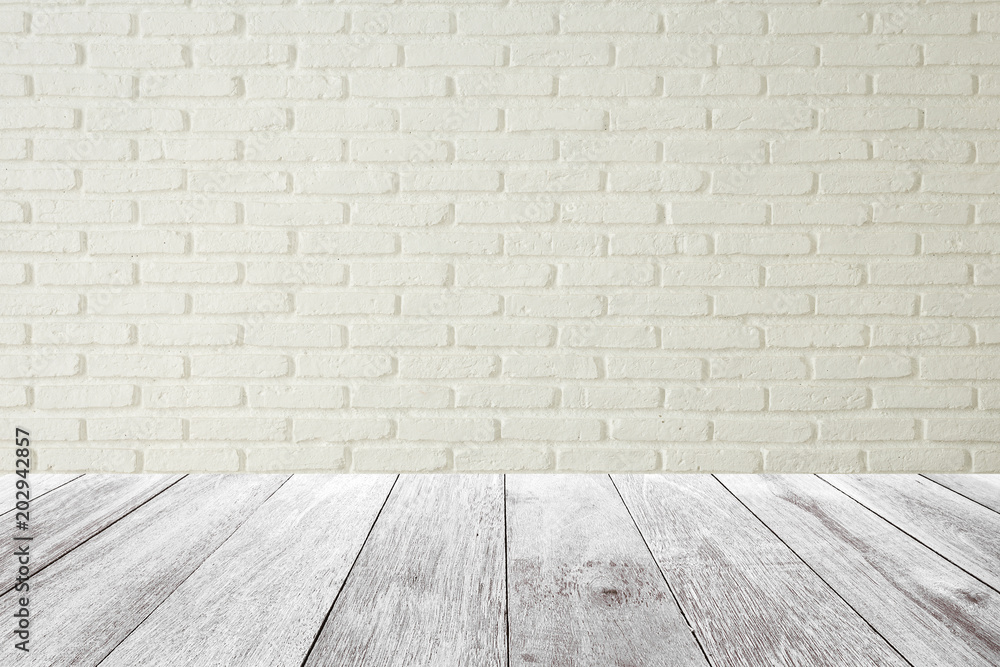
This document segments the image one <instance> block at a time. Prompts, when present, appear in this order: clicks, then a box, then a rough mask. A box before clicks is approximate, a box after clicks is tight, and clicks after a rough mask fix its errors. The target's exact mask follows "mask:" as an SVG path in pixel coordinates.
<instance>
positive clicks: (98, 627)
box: [0, 475, 287, 667]
mask: <svg viewBox="0 0 1000 667" xmlns="http://www.w3.org/2000/svg"><path fill="white" fill-rule="evenodd" d="M285 479H287V477H286V476H280V477H275V476H271V475H254V476H250V475H242V476H240V475H188V476H187V477H185V478H184V479H182V480H181V481H179V482H177V484H174V485H173V486H172V487H170V488H169V489H167V490H166V491H164V492H163V493H161V494H159V495H158V496H156V497H155V498H153V499H152V500H150V501H149V502H148V503H146V504H145V505H143V506H142V507H140V508H138V509H137V510H135V511H134V512H131V513H129V514H128V515H126V516H125V517H124V518H122V519H121V520H120V521H118V522H117V523H115V524H114V525H113V526H111V527H110V528H108V529H107V530H104V531H102V532H101V533H98V534H97V535H95V536H94V537H93V538H92V539H90V540H89V541H87V542H86V543H85V544H83V545H81V546H80V547H78V548H76V549H74V550H73V551H72V552H70V553H69V554H67V555H66V556H65V557H64V558H61V559H59V560H58V561H56V562H55V563H53V564H52V565H50V566H49V567H47V568H46V569H45V570H43V571H41V572H39V573H38V574H37V575H36V576H34V577H32V578H31V580H30V585H31V589H30V591H29V592H28V593H27V595H28V596H29V597H30V602H31V611H32V617H33V619H34V620H33V623H32V630H33V636H34V640H33V642H32V645H31V653H30V655H31V665H32V667H36V666H37V667H70V666H73V665H81V666H82V665H85V666H87V667H92V666H93V665H96V664H98V663H99V662H100V661H101V659H103V658H104V657H105V656H106V655H107V654H108V653H109V652H110V651H111V650H112V649H113V648H114V647H115V646H117V645H118V644H119V643H120V642H121V641H122V640H123V639H125V637H126V636H127V635H128V634H129V632H131V631H132V630H133V628H135V627H136V626H137V625H138V624H139V623H140V622H141V621H142V620H143V619H144V618H146V616H148V615H149V614H150V613H151V612H152V611H153V610H154V609H155V608H156V607H157V606H158V605H159V604H161V603H162V602H163V600H164V599H165V598H166V597H167V596H168V595H169V594H170V593H171V592H173V590H174V589H176V588H177V586H178V585H179V584H180V583H181V582H182V581H184V579H185V578H187V577H188V576H189V575H190V574H191V573H192V572H193V571H194V570H195V569H196V568H197V567H198V565H200V564H201V563H202V561H204V560H205V559H206V558H207V557H208V556H209V555H210V554H211V553H212V552H213V551H214V550H215V549H216V548H218V546H219V545H220V544H222V543H223V542H224V541H225V540H226V538H228V537H229V536H230V535H231V534H232V533H233V531H235V530H236V529H237V528H238V527H239V525H240V524H242V523H243V521H244V520H246V518H247V517H248V516H249V515H251V514H252V513H253V512H254V510H256V509H257V508H258V507H259V506H260V504H261V503H262V502H263V501H264V500H265V499H266V498H267V497H268V496H269V495H270V494H271V493H273V492H274V491H275V489H277V488H278V487H279V486H280V485H281V484H282V482H284V481H285ZM20 595H22V593H16V592H14V591H12V592H10V593H7V594H6V595H4V596H3V597H2V598H0V617H3V618H8V619H9V618H11V617H12V614H13V611H14V606H15V602H16V599H17V597H18V596H20ZM13 651H14V649H13V647H12V646H11V643H10V642H5V643H4V645H3V646H2V647H0V664H15V663H14V658H15V656H13V655H11V654H12V653H13ZM16 657H17V658H20V657H21V656H20V655H18V656H16ZM7 661H9V662H7Z"/></svg>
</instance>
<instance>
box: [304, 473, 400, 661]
mask: <svg viewBox="0 0 1000 667" xmlns="http://www.w3.org/2000/svg"><path fill="white" fill-rule="evenodd" d="M398 481H399V475H396V479H394V480H392V486H390V487H389V493H387V494H385V499H384V500H383V501H382V506H381V507H379V508H378V513H377V514H376V515H375V520H374V521H372V525H371V526H370V527H369V528H368V534H367V535H365V541H364V542H362V543H361V548H360V549H358V553H357V554H355V556H354V562H352V563H351V567H350V569H349V570H347V574H346V575H345V576H344V580H343V581H342V582H340V588H338V589H337V595H335V596H334V598H333V602H331V603H330V608H329V609H327V610H326V615H325V616H324V617H323V622H322V623H320V624H319V629H317V630H316V636H315V637H313V640H312V643H311V644H310V645H309V650H308V651H306V655H305V657H304V658H302V664H301V665H300V667H306V663H307V662H309V656H310V655H312V652H313V650H314V649H315V648H316V644H317V642H319V638H320V637H321V636H322V635H323V628H325V627H326V623H327V621H329V620H330V615H331V614H332V613H333V608H334V607H336V606H337V600H339V599H340V594H341V593H343V592H344V587H345V586H347V582H348V581H350V579H351V573H352V572H354V567H355V566H356V565H357V564H358V560H360V558H361V554H362V553H364V551H365V546H367V545H368V540H369V538H371V536H372V532H374V530H375V526H376V525H377V524H378V520H379V519H380V518H381V517H382V511H383V510H384V509H385V506H386V505H387V504H388V503H389V498H391V497H392V492H393V491H394V490H395V489H396V483H397V482H398Z"/></svg>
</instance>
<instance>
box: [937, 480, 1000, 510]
mask: <svg viewBox="0 0 1000 667" xmlns="http://www.w3.org/2000/svg"><path fill="white" fill-rule="evenodd" d="M924 477H927V478H928V479H930V480H932V481H934V482H937V483H938V484H940V485H941V486H946V487H948V488H949V489H951V490H952V491H954V492H955V493H960V494H962V495H963V496H965V497H966V498H968V499H969V500H974V501H976V502H977V503H979V504H980V505H983V506H985V507H989V508H990V509H991V510H993V511H994V512H1000V475H924Z"/></svg>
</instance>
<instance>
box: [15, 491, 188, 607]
mask: <svg viewBox="0 0 1000 667" xmlns="http://www.w3.org/2000/svg"><path fill="white" fill-rule="evenodd" d="M180 478H181V476H179V475H84V476H83V477H81V478H79V479H76V480H74V481H72V482H71V483H69V484H63V485H62V486H59V487H58V488H55V489H54V490H52V491H50V492H49V493H46V494H45V495H43V496H41V497H40V498H38V499H37V500H34V501H32V503H31V512H30V521H29V530H28V531H27V534H28V535H31V536H32V537H33V539H32V542H31V549H32V551H33V552H34V556H33V558H32V560H31V570H32V572H38V571H39V570H41V569H42V568H43V567H46V566H47V565H49V564H50V563H52V562H53V561H55V560H56V559H58V558H61V557H62V556H63V555H65V554H66V553H68V552H70V551H72V550H73V549H75V548H76V547H78V546H79V545H80V544H82V543H83V542H85V541H87V540H88V539H90V538H91V537H93V536H94V535H96V534H97V533H99V532H101V531H102V530H104V529H105V528H107V527H108V526H110V525H111V524H113V523H114V522H115V521H118V520H119V519H120V518H122V517H123V516H125V515H126V514H128V513H129V512H131V511H133V510H134V509H135V508H137V507H139V506H140V505H142V504H143V503H145V502H146V501H148V500H149V499H150V498H152V497H154V496H155V495H156V494H158V493H160V492H161V491H163V490H164V489H166V488H168V487H169V486H170V485H171V484H174V483H176V482H177V480H179V479H180ZM22 532H23V531H19V530H17V529H16V528H15V525H14V520H13V515H9V516H7V517H5V520H3V521H0V563H7V562H10V561H11V559H12V558H13V556H12V554H13V552H14V549H15V548H16V547H15V542H14V540H13V537H14V536H15V535H20V534H22ZM15 577H16V574H15V572H14V570H13V568H0V591H2V592H7V591H9V590H10V589H11V587H13V585H14V580H15Z"/></svg>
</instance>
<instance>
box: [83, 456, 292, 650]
mask: <svg viewBox="0 0 1000 667" xmlns="http://www.w3.org/2000/svg"><path fill="white" fill-rule="evenodd" d="M185 476H186V475H185ZM291 478H292V476H291V475H288V476H287V477H286V478H285V481H284V482H282V483H281V484H279V485H278V486H277V487H275V489H274V491H272V492H271V493H269V494H267V497H266V498H264V500H262V501H260V505H258V506H257V507H256V508H255V509H254V511H253V512H250V514H248V515H247V516H246V518H245V519H243V521H240V522H239V523H238V524H237V525H236V527H235V528H233V532H231V533H229V535H226V539H224V540H222V541H221V542H219V544H218V545H217V546H216V547H215V548H214V549H212V550H211V551H210V552H209V553H207V554H206V555H205V557H204V558H203V559H202V561H201V562H200V563H198V565H197V567H195V568H194V569H193V570H191V571H190V572H188V575H187V576H186V577H184V579H182V580H181V582H180V583H179V584H177V585H176V586H175V587H174V590H172V591H170V593H168V594H167V595H165V596H163V599H162V600H160V603H159V604H158V605H156V606H155V607H153V608H152V609H151V610H150V611H149V613H148V614H146V615H145V616H143V618H142V620H141V621H139V622H138V623H136V624H135V627H133V628H132V629H131V630H129V631H128V634H127V635H125V636H124V637H122V639H121V641H120V642H118V643H117V644H115V645H114V647H113V648H112V649H111V650H110V651H108V652H107V653H105V654H104V657H103V658H101V659H100V661H99V662H98V663H97V664H96V665H95V667H100V666H101V665H102V664H103V663H104V661H105V660H107V659H108V657H109V656H110V655H111V654H112V653H114V652H115V651H116V650H118V647H119V646H121V645H122V644H124V643H125V642H126V641H128V638H129V637H131V636H132V634H133V633H134V632H135V631H136V630H138V629H139V627H140V626H141V625H142V624H143V623H145V622H146V621H147V620H149V617H150V616H152V615H153V614H155V613H156V610H157V609H159V608H160V607H162V606H163V605H164V604H165V603H166V602H167V600H169V599H170V598H171V597H172V596H173V594H174V593H176V592H177V591H178V590H180V587H181V586H183V585H184V582H185V581H187V580H188V579H190V578H191V577H193V576H194V573H195V572H197V571H198V570H199V569H201V566H202V565H204V564H205V563H206V562H208V559H209V558H211V557H212V556H213V555H214V554H215V552H216V551H218V550H219V549H221V548H222V545H224V544H225V543H226V542H228V541H229V540H230V538H231V537H232V536H233V535H235V534H236V531H238V530H239V529H240V528H242V527H243V524H245V523H246V522H247V521H248V520H249V519H250V517H252V516H253V515H254V514H256V513H257V512H258V511H259V510H260V508H261V507H263V506H264V503H266V502H267V501H268V500H270V499H271V496H273V495H274V494H275V493H277V492H278V491H279V490H280V489H281V487H283V486H284V485H285V484H287V483H288V480H290V479H291ZM177 481H180V480H177ZM171 486H172V485H171Z"/></svg>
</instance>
